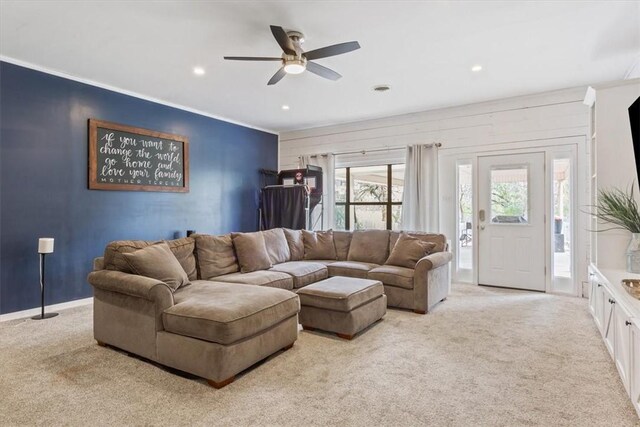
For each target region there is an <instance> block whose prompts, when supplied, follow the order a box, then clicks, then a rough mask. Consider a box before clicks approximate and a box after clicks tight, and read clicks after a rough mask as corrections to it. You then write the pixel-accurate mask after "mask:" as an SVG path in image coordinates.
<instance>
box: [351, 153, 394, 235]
mask: <svg viewBox="0 0 640 427" xmlns="http://www.w3.org/2000/svg"><path fill="white" fill-rule="evenodd" d="M350 172H351V202H377V203H384V202H386V201H387V191H388V190H387V166H386V165H384V166H367V167H360V168H351V170H350ZM383 228H386V227H383Z"/></svg>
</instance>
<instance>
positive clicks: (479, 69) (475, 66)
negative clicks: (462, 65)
mask: <svg viewBox="0 0 640 427" xmlns="http://www.w3.org/2000/svg"><path fill="white" fill-rule="evenodd" d="M471 71H473V72H474V73H477V72H478V71H482V65H479V64H476V65H474V66H473V67H471Z"/></svg>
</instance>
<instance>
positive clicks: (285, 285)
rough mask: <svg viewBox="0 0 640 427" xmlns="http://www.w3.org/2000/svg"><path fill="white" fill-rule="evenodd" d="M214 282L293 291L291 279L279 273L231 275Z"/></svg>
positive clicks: (255, 272) (254, 272)
mask: <svg viewBox="0 0 640 427" xmlns="http://www.w3.org/2000/svg"><path fill="white" fill-rule="evenodd" d="M215 280H216V282H226V283H239V284H243V285H258V286H268V287H270V288H280V289H288V290H291V289H293V277H291V276H290V275H288V274H287V273H281V272H279V271H268V270H260V271H253V272H251V273H232V274H225V275H224V276H218V277H216V279H215Z"/></svg>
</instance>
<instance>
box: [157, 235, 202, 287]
mask: <svg viewBox="0 0 640 427" xmlns="http://www.w3.org/2000/svg"><path fill="white" fill-rule="evenodd" d="M165 243H166V244H167V245H169V249H171V252H173V254H174V255H175V256H176V258H177V259H178V262H179V263H180V265H181V266H182V268H183V269H184V271H185V273H187V277H189V280H196V279H197V278H198V270H197V269H196V256H195V249H196V240H195V239H194V238H192V237H183V238H182V239H174V240H165Z"/></svg>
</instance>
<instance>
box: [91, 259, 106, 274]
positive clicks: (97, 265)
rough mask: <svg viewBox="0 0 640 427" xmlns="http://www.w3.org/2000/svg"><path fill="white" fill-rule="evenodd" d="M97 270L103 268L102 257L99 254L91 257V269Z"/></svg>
mask: <svg viewBox="0 0 640 427" xmlns="http://www.w3.org/2000/svg"><path fill="white" fill-rule="evenodd" d="M98 270H104V257H101V256H99V257H97V258H94V259H93V270H92V271H98Z"/></svg>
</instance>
